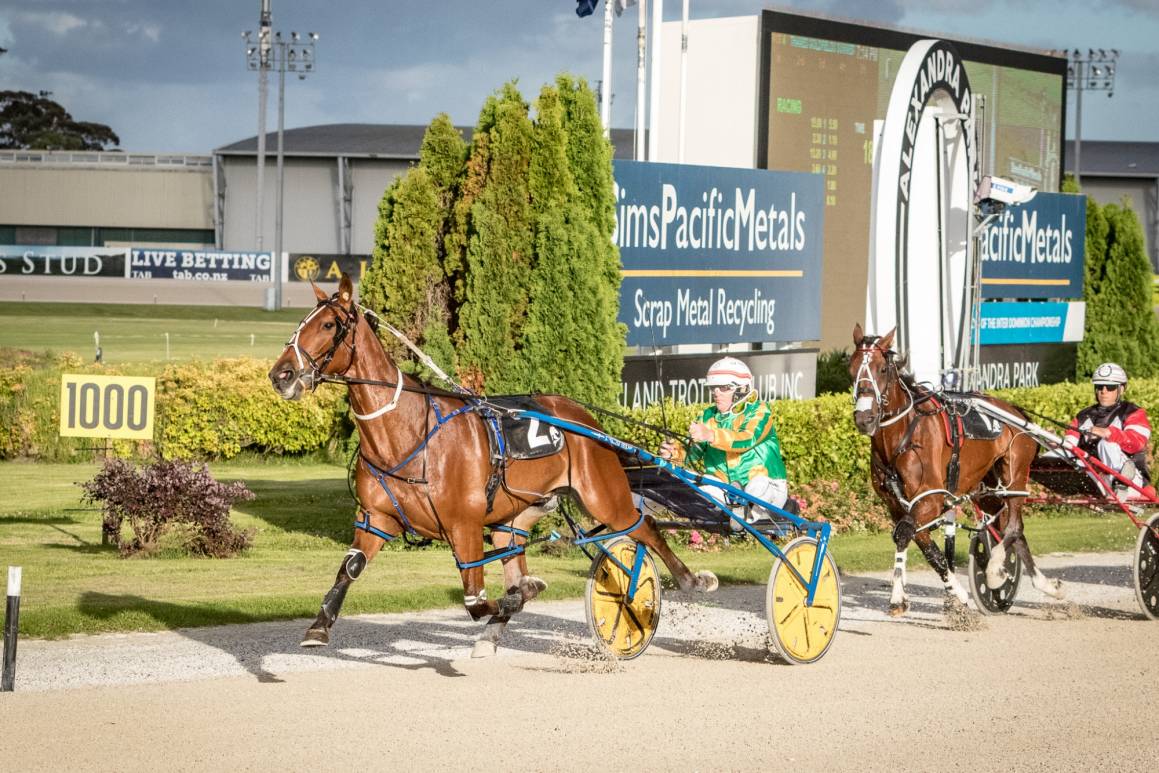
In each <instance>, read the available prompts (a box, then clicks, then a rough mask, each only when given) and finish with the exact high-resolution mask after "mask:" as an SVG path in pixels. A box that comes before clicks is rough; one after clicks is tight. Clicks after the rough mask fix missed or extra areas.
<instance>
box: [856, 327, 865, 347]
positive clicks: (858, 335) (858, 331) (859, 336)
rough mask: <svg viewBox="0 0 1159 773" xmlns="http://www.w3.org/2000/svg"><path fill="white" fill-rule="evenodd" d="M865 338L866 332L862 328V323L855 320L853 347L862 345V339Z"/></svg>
mask: <svg viewBox="0 0 1159 773" xmlns="http://www.w3.org/2000/svg"><path fill="white" fill-rule="evenodd" d="M864 338H865V334H864V333H863V332H862V330H861V323H860V322H855V323H854V324H853V348H854V349H856V348H857V347H859V346H861V341H862V339H864Z"/></svg>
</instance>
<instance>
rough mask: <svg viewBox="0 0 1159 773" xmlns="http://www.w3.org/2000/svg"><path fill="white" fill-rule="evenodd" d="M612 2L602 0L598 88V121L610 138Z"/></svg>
mask: <svg viewBox="0 0 1159 773" xmlns="http://www.w3.org/2000/svg"><path fill="white" fill-rule="evenodd" d="M613 4H614V2H613V0H604V82H603V83H602V84H601V88H600V120H601V121H603V123H604V136H605V137H611V136H612V5H613Z"/></svg>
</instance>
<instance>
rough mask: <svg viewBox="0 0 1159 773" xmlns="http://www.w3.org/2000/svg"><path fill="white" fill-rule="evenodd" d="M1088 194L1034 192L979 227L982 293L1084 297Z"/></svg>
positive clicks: (984, 294)
mask: <svg viewBox="0 0 1159 773" xmlns="http://www.w3.org/2000/svg"><path fill="white" fill-rule="evenodd" d="M1086 232H1087V199H1086V196H1076V195H1074V194H1069V193H1042V192H1040V193H1038V194H1037V195H1036V196H1035V197H1034V198H1033V199H1031V200H1030V201H1029V202H1027V203H1025V204H1022V205H1019V206H1013V207H1008V208H1006V209H1005V210H1003V212H1002V213H1001V214H1000V215H998V217H996V218H995V219H994V220H993V221H992V222H990V223H989V224H988V225H987V226H986V228H985V229H984V230H983V231H982V234H981V237H980V239H979V242H980V244H981V250H982V297H984V298H1082V297H1083V257H1084V244H1085V241H1086Z"/></svg>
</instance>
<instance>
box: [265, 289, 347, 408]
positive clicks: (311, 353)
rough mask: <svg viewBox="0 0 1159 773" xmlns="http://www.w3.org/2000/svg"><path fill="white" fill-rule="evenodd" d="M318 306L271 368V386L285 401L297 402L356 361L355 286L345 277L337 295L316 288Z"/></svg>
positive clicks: (299, 327) (291, 337) (296, 331)
mask: <svg viewBox="0 0 1159 773" xmlns="http://www.w3.org/2000/svg"><path fill="white" fill-rule="evenodd" d="M314 294H315V295H317V296H318V305H317V306H315V307H314V310H313V311H311V312H310V313H309V314H307V315H306V317H305V318H304V319H303V320H302V321H301V323H299V325H298V329H297V330H295V331H294V334H293V335H292V336H290V340H289V342H288V343H287V344H286V348H285V349H284V350H283V351H282V356H281V357H279V358H278V361H277V362H275V363H274V367H272V368H270V383H271V384H273V385H274V390H275V391H276V392H277V393H278V394H280V395H281V396H282V397H283V398H284V399H286V400H297V399H298V398H299V397H301V396H302V392H304V391H305V390H307V389H314V388H316V387H317V386H318V383H319V382H320V381H321V380H322V376H324V375H328V374H335V373H345V372H346V371H347V370H348V369H349V368H350V365H351V363H352V362H353V361H354V328H355V326H357V324H358V306H357V304H355V303H354V286H353V284H352V283H351V281H350V277H348V276H347V275H346V274H343V275H342V280H341V281H340V282H339V284H338V292H336V293H334V295H330V296H328V295H326V293H324V292H322V291H321V290H319V289H318V288H317V287H316V286H315V287H314Z"/></svg>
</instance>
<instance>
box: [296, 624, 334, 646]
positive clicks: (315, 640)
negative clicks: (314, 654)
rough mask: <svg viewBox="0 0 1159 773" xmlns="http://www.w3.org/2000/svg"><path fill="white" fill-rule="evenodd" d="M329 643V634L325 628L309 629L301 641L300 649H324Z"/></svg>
mask: <svg viewBox="0 0 1159 773" xmlns="http://www.w3.org/2000/svg"><path fill="white" fill-rule="evenodd" d="M329 643H330V632H329V631H327V630H326V629H325V628H311V629H310V630H308V631H306V638H304V639H302V643H301V645H300V646H302V647H325V646H326V645H327V644H329Z"/></svg>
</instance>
